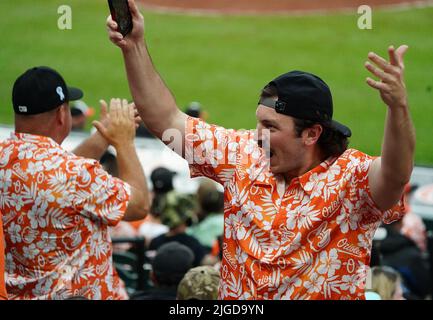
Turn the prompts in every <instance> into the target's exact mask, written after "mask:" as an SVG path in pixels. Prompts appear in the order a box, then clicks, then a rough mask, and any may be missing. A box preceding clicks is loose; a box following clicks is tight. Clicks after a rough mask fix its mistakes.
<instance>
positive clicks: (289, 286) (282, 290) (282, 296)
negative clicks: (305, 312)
mask: <svg viewBox="0 0 433 320" xmlns="http://www.w3.org/2000/svg"><path fill="white" fill-rule="evenodd" d="M301 284H302V280H301V279H299V278H298V277H297V276H292V277H284V278H283V280H282V281H281V285H280V286H279V287H278V293H277V294H276V295H275V296H274V300H289V299H290V298H291V297H292V295H293V292H294V291H295V288H296V287H300V286H301Z"/></svg>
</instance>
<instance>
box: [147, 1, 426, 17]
mask: <svg viewBox="0 0 433 320" xmlns="http://www.w3.org/2000/svg"><path fill="white" fill-rule="evenodd" d="M140 1H141V3H142V4H143V6H144V7H145V8H149V9H154V10H160V11H173V12H191V13H204V14H206V13H217V14H270V13H278V14H290V13H292V14H293V13H308V12H314V11H340V10H348V9H354V8H357V7H359V6H360V5H363V4H367V5H369V6H371V7H372V8H376V7H381V6H392V5H400V6H401V5H403V6H404V5H424V4H426V3H429V4H432V1H431V0H429V1H419V0H308V1H299V0H140Z"/></svg>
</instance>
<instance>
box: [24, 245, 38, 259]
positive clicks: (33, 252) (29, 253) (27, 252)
mask: <svg viewBox="0 0 433 320" xmlns="http://www.w3.org/2000/svg"><path fill="white" fill-rule="evenodd" d="M39 252H40V250H39V249H38V248H36V245H35V244H34V243H32V244H31V245H29V246H24V247H23V256H24V257H25V258H27V259H29V260H33V259H35V257H36V256H37V255H38V254H39Z"/></svg>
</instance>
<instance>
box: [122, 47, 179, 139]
mask: <svg viewBox="0 0 433 320" xmlns="http://www.w3.org/2000/svg"><path fill="white" fill-rule="evenodd" d="M122 53H123V56H124V61H125V68H126V73H127V77H128V82H129V88H130V90H131V94H132V97H133V99H134V103H135V105H136V107H137V110H138V112H139V114H140V117H141V119H142V120H143V121H144V123H145V124H146V126H147V127H148V128H149V129H150V130H151V131H152V133H153V134H155V135H156V136H158V137H160V138H161V136H162V133H163V131H164V130H165V129H167V128H169V127H170V125H171V123H172V122H173V117H175V115H176V114H177V113H178V112H179V110H178V108H177V106H176V102H175V100H174V97H173V95H172V94H171V92H170V91H169V89H168V88H167V86H166V85H165V83H164V82H163V80H162V79H161V77H160V76H159V74H158V73H157V72H156V70H155V68H154V66H153V63H152V60H151V58H150V56H149V53H148V51H147V48H146V44H145V43H144V42H141V43H138V44H136V45H135V46H133V47H132V48H128V49H125V50H123V51H122Z"/></svg>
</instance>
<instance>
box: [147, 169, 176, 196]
mask: <svg viewBox="0 0 433 320" xmlns="http://www.w3.org/2000/svg"><path fill="white" fill-rule="evenodd" d="M175 175H176V172H174V171H171V170H169V169H167V168H164V167H158V168H156V169H154V170H153V171H152V173H151V174H150V180H151V181H152V184H153V190H154V191H155V192H160V193H161V192H162V193H165V192H169V191H171V190H173V177H174V176H175Z"/></svg>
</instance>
